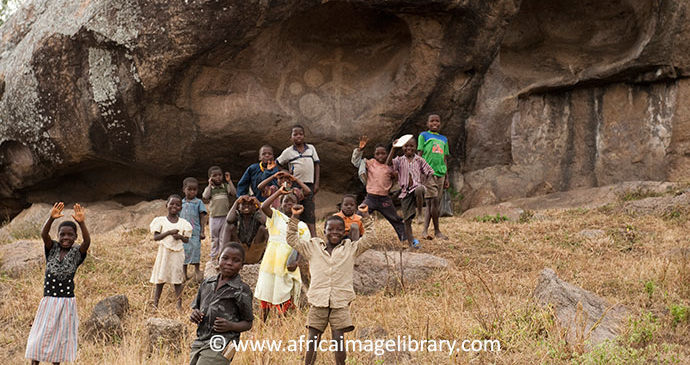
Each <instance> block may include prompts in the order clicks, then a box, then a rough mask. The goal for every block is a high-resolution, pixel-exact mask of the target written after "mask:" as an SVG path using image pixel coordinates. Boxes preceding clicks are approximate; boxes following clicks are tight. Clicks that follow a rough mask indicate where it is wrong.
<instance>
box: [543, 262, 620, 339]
mask: <svg viewBox="0 0 690 365" xmlns="http://www.w3.org/2000/svg"><path fill="white" fill-rule="evenodd" d="M534 298H535V299H536V300H537V302H539V303H540V304H542V305H544V306H551V307H552V308H553V311H554V314H555V315H556V319H557V320H558V323H559V325H560V326H561V327H562V328H564V329H566V330H567V336H568V340H569V341H570V343H573V344H583V345H584V347H585V348H591V347H594V346H596V345H598V344H600V343H602V342H604V341H606V340H613V339H615V338H616V336H618V335H619V334H620V331H621V327H620V325H621V321H622V320H623V319H624V318H625V316H626V315H627V314H628V313H629V311H628V309H627V308H626V307H624V306H623V305H620V304H614V305H611V304H609V303H608V302H607V301H606V300H604V299H603V298H601V297H599V296H597V295H596V294H594V293H592V292H590V291H587V290H584V289H582V288H580V287H578V286H575V285H573V284H570V283H568V282H565V281H563V280H561V279H560V278H559V277H558V276H557V275H556V273H555V272H554V271H553V270H552V269H549V268H546V269H544V270H542V272H541V274H540V276H539V282H538V283H537V287H536V288H535V289H534Z"/></svg>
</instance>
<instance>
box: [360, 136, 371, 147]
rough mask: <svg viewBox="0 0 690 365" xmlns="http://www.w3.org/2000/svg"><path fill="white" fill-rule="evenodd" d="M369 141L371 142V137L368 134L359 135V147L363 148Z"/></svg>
mask: <svg viewBox="0 0 690 365" xmlns="http://www.w3.org/2000/svg"><path fill="white" fill-rule="evenodd" d="M367 142H369V137H367V136H361V137H359V149H360V150H363V149H364V147H366V145H367Z"/></svg>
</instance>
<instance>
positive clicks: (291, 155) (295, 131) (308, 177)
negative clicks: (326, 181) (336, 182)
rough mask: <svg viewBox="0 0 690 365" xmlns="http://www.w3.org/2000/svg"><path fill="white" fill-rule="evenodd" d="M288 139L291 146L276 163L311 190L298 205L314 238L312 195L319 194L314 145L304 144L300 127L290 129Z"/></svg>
mask: <svg viewBox="0 0 690 365" xmlns="http://www.w3.org/2000/svg"><path fill="white" fill-rule="evenodd" d="M290 138H291V139H292V146H290V147H288V148H286V149H284V150H283V153H281V154H280V156H278V159H277V161H278V163H279V164H280V165H281V166H282V167H283V168H285V169H287V170H288V171H289V172H290V173H291V174H292V175H293V176H294V177H295V178H297V179H299V180H301V181H302V182H304V184H305V185H307V186H308V187H309V189H310V190H311V193H310V194H306V193H305V196H304V199H301V200H300V202H299V203H300V204H301V205H303V206H304V213H303V214H302V217H301V219H302V221H303V222H304V223H306V224H307V226H308V227H309V232H310V233H311V235H312V236H316V225H315V224H316V215H315V210H316V205H315V204H314V195H316V193H318V192H319V180H320V176H321V165H320V160H319V155H318V153H316V148H315V147H314V145H311V144H309V143H304V127H302V126H301V125H299V124H298V125H294V126H293V127H292V131H291V134H290Z"/></svg>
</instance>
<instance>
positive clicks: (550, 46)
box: [0, 0, 690, 214]
mask: <svg viewBox="0 0 690 365" xmlns="http://www.w3.org/2000/svg"><path fill="white" fill-rule="evenodd" d="M689 15H690V5H688V4H687V2H684V1H678V0H671V1H660V0H615V1H608V2H597V1H592V0H585V1H581V0H564V1H558V2H553V1H549V0H523V1H520V0H487V1H453V0H438V1H433V2H431V3H429V2H411V1H406V0H366V1H364V0H353V1H347V2H336V1H328V2H323V1H318V0H291V1H287V0H274V1H270V2H265V1H231V2H218V1H216V2H213V1H206V2H201V1H184V2H181V1H176V2H169V1H163V0H153V1H150V0H147V1H144V0H104V1H77V0H68V1H59V2H58V1H49V0H34V1H29V2H27V3H26V4H25V5H24V6H23V8H22V9H21V10H19V11H18V12H17V13H16V14H15V15H14V16H13V17H11V18H10V19H9V20H8V21H7V22H6V23H5V25H3V26H2V27H1V28H0V37H1V39H2V43H1V44H0V120H1V121H2V123H0V204H1V205H2V206H3V207H4V208H6V209H7V210H8V211H9V212H10V214H14V213H16V212H18V210H19V209H20V208H21V207H24V206H26V205H27V202H28V203H34V202H45V201H46V200H48V201H54V200H68V201H76V200H79V201H98V200H106V199H115V200H116V201H120V202H136V201H139V200H142V199H152V198H160V197H161V196H167V194H169V193H170V192H172V191H179V189H180V181H181V180H182V178H184V177H186V176H190V175H191V176H196V177H197V178H201V179H202V181H205V180H206V169H207V168H208V167H209V166H210V165H212V164H219V165H221V166H223V167H224V168H226V169H228V170H229V171H230V172H231V173H232V176H233V177H234V178H235V179H237V177H239V176H240V174H241V173H242V171H243V170H244V168H246V166H248V165H249V164H250V163H252V162H254V161H255V160H256V156H257V151H258V148H259V147H260V146H261V145H263V144H267V143H268V144H271V145H273V146H274V147H275V149H276V152H280V150H281V149H282V148H284V147H286V146H288V145H289V144H290V142H289V140H288V137H289V130H290V126H291V125H293V124H295V123H300V124H302V125H304V127H305V130H306V133H307V139H308V142H311V143H314V144H316V145H317V146H318V149H319V151H320V152H321V153H320V157H321V164H322V167H323V168H322V181H323V185H324V189H329V190H332V191H337V192H344V191H354V190H357V189H360V190H361V185H360V184H359V183H358V182H357V178H356V171H355V169H354V168H353V167H351V166H350V163H349V156H350V152H351V149H352V148H353V147H354V146H355V144H356V139H357V137H358V136H359V135H361V134H367V135H369V137H370V138H371V143H370V144H371V146H372V147H373V145H374V144H375V143H378V142H383V143H389V142H390V141H391V140H392V139H393V138H394V137H395V136H398V135H399V134H401V133H418V132H420V131H422V130H423V129H424V122H425V117H426V115H427V114H428V113H430V112H436V113H439V114H440V115H441V117H442V120H443V127H442V132H443V133H444V134H445V135H447V136H448V137H449V140H450V150H451V154H452V158H451V161H450V165H451V172H452V174H453V175H455V176H452V179H451V181H452V182H453V184H454V185H455V186H454V187H455V189H457V190H462V193H463V195H464V197H465V199H464V200H463V202H464V205H465V206H464V208H465V209H466V208H469V207H473V206H477V205H483V204H495V203H498V202H501V201H506V200H509V199H515V198H523V197H530V196H535V195H541V194H547V193H550V192H559V191H565V190H570V189H575V188H587V187H596V186H603V185H608V184H612V183H618V182H622V181H630V180H657V181H659V180H668V181H674V180H678V179H680V178H681V177H682V176H686V175H687V174H688V172H690V157H688V156H689V155H690V154H689V153H688V151H689V150H690V122H688V121H689V120H690V108H688V107H687V106H686V104H687V103H685V100H687V99H688V98H690V83H689V82H688V81H687V80H686V76H687V75H688V70H689V67H688V66H689V63H690V57H688V56H689V55H690V42H689V41H688V39H689V38H690V25H688V22H687V21H686V19H687V18H688V16H689ZM370 148H371V147H369V148H367V151H365V152H366V153H367V154H370V153H371V149H370ZM461 174H462V175H464V176H461ZM463 181H464V184H463V183H462V182H463ZM317 201H318V199H317Z"/></svg>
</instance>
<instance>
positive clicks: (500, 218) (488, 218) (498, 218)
mask: <svg viewBox="0 0 690 365" xmlns="http://www.w3.org/2000/svg"><path fill="white" fill-rule="evenodd" d="M474 220H475V221H477V222H482V223H501V222H505V221H507V220H508V217H506V216H504V215H502V214H498V213H496V215H490V214H487V215H485V216H481V217H475V218H474Z"/></svg>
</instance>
